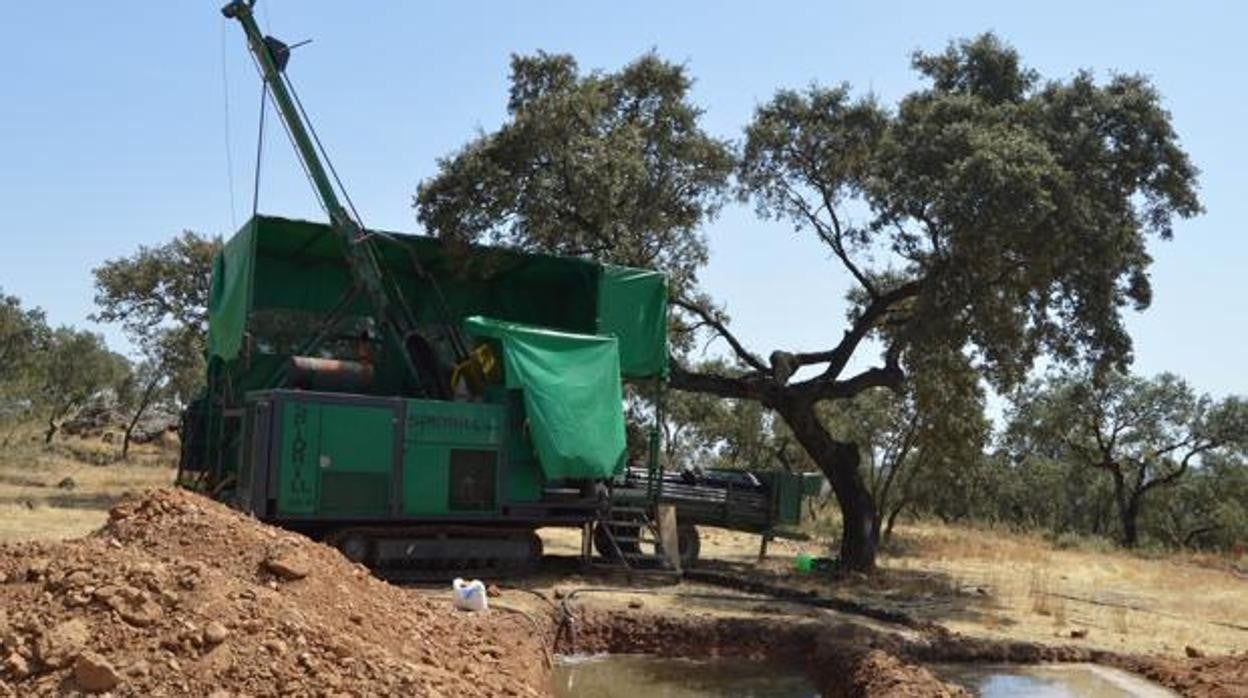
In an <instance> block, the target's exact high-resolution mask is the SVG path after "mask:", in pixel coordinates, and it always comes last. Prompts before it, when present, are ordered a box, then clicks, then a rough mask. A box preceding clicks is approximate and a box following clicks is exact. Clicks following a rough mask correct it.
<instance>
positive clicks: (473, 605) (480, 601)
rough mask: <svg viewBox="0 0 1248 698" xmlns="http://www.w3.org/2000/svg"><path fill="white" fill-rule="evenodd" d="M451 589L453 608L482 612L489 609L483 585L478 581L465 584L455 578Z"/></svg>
mask: <svg viewBox="0 0 1248 698" xmlns="http://www.w3.org/2000/svg"><path fill="white" fill-rule="evenodd" d="M451 589H452V591H453V592H454V596H455V608H458V609H460V610H463V611H484V610H486V609H488V608H489V607H490V602H489V601H488V600H487V599H486V595H485V584H482V583H481V580H479V579H474V580H472V581H470V582H466V581H464V580H462V579H460V578H458V577H456V578H455V581H454V582H452V583H451Z"/></svg>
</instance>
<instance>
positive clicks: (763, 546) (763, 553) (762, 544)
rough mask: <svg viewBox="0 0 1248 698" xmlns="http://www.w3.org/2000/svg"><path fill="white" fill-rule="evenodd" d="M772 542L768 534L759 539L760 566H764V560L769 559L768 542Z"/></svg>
mask: <svg viewBox="0 0 1248 698" xmlns="http://www.w3.org/2000/svg"><path fill="white" fill-rule="evenodd" d="M770 540H771V536H769V535H767V534H766V533H764V534H763V535H762V537H761V538H760V539H759V544H758V564H760V565H761V564H762V562H763V560H765V559H767V542H768V541H770Z"/></svg>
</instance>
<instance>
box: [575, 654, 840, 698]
mask: <svg viewBox="0 0 1248 698" xmlns="http://www.w3.org/2000/svg"><path fill="white" fill-rule="evenodd" d="M554 683H555V696H556V698H818V696H819V692H818V691H816V690H815V688H814V686H813V685H812V684H811V683H810V681H808V680H807V679H806V677H805V676H804V675H803V674H802V673H801V671H799V670H796V669H791V668H786V667H777V666H775V665H774V664H768V663H765V662H755V661H748V660H739V659H732V660H728V659H716V660H708V661H694V660H689V659H668V658H664V657H653V656H648V655H632V654H611V655H606V654H599V655H572V656H564V657H560V658H559V661H558V662H557V663H556V664H555V671H554Z"/></svg>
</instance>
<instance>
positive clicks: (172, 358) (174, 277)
mask: <svg viewBox="0 0 1248 698" xmlns="http://www.w3.org/2000/svg"><path fill="white" fill-rule="evenodd" d="M220 249H221V240H220V239H219V238H216V237H208V236H204V235H200V234H198V233H194V232H191V231H184V232H183V233H182V234H181V235H179V236H177V237H175V238H174V239H173V240H171V241H169V242H167V243H165V244H163V245H159V246H156V247H146V246H143V247H140V248H139V250H138V252H136V253H135V254H133V255H131V256H130V257H123V258H119V259H111V260H108V261H106V262H104V264H102V265H100V266H99V267H97V268H96V269H95V271H94V274H95V289H96V295H95V304H96V307H97V308H98V310H97V312H96V313H95V314H94V315H92V317H91V319H92V320H94V321H96V322H116V323H120V324H121V326H122V329H123V330H124V331H125V333H126V336H127V337H129V339H130V340H131V341H132V342H134V344H135V345H136V346H137V347H138V349H139V351H140V352H141V354H142V356H143V370H142V371H140V373H141V376H142V377H141V380H142V381H143V384H142V385H141V386H138V387H136V389H135V391H134V393H135V395H136V397H137V398H142V397H143V396H147V399H146V400H145V399H136V401H135V403H134V410H135V411H134V413H133V414H132V417H131V419H130V425H131V429H128V430H127V438H126V440H125V443H124V444H123V447H122V448H123V451H126V450H128V445H129V444H128V442H129V436H130V433H131V432H132V430H133V425H135V424H137V423H138V421H139V420H140V419H141V418H142V416H143V412H144V411H145V410H146V409H147V408H148V407H149V406H150V405H151V404H152V403H153V401H154V400H155V398H157V397H161V398H167V399H168V400H170V401H171V402H173V403H174V406H175V407H176V408H181V407H182V406H184V405H185V404H186V403H187V402H189V401H190V399H191V397H193V396H194V394H195V393H196V392H198V390H199V388H200V387H201V385H202V383H203V376H204V364H203V356H204V351H205V348H206V346H207V338H208V292H209V288H210V284H211V276H212V262H213V258H214V257H215V255H216V253H217V252H218V251H220Z"/></svg>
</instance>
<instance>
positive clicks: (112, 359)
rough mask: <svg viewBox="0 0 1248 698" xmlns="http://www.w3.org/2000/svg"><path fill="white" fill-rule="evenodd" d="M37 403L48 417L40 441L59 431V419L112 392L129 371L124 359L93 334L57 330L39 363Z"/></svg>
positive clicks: (46, 439)
mask: <svg viewBox="0 0 1248 698" xmlns="http://www.w3.org/2000/svg"><path fill="white" fill-rule="evenodd" d="M39 364H40V365H39V372H38V375H39V380H40V385H39V391H38V397H39V399H40V402H41V403H42V404H43V405H44V406H45V408H46V410H47V415H48V420H47V421H48V429H47V431H46V432H45V435H44V437H45V438H44V441H45V442H50V441H52V437H54V436H55V435H56V432H57V431H58V429H59V428H60V424H59V422H60V420H61V419H63V418H65V417H66V416H68V415H70V414H72V413H73V412H74V411H75V410H77V409H78V408H80V407H82V406H83V405H85V404H87V403H88V402H89V401H91V400H93V399H97V398H100V397H102V396H103V395H104V393H106V392H108V391H115V390H116V389H117V388H118V386H119V384H121V383H122V381H123V380H124V379H125V377H126V374H127V373H128V372H129V370H130V362H129V361H128V360H126V357H124V356H122V355H120V354H116V353H114V352H112V351H109V349H108V347H107V346H106V345H105V344H104V338H103V337H101V336H100V335H98V334H95V333H93V332H87V331H85V330H77V329H74V328H72V327H58V328H57V329H56V330H54V331H53V332H52V334H51V336H50V337H49V341H48V346H47V350H46V351H45V352H44V353H43V354H42V355H41V356H40V361H39Z"/></svg>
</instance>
